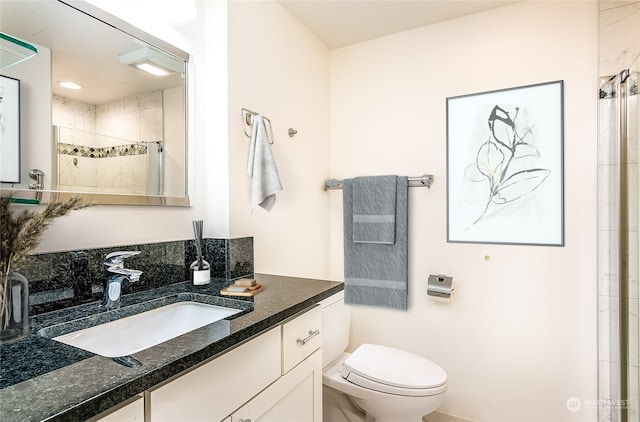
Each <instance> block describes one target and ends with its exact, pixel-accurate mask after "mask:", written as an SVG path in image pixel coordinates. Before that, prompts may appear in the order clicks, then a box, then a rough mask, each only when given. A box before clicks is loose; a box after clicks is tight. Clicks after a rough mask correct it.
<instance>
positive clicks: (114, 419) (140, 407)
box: [90, 397, 144, 422]
mask: <svg viewBox="0 0 640 422" xmlns="http://www.w3.org/2000/svg"><path fill="white" fill-rule="evenodd" d="M105 413H106V416H105ZM105 413H103V414H100V415H98V416H97V417H96V418H92V419H90V420H91V421H93V422H144V400H143V398H142V397H137V398H135V399H134V400H133V401H132V402H130V403H129V404H126V405H124V406H122V407H121V408H119V409H118V410H115V411H113V412H112V411H107V412H105Z"/></svg>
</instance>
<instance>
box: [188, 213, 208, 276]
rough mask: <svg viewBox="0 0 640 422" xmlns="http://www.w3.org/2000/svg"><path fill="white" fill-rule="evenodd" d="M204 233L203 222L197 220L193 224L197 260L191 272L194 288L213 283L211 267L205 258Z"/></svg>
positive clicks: (192, 265)
mask: <svg viewBox="0 0 640 422" xmlns="http://www.w3.org/2000/svg"><path fill="white" fill-rule="evenodd" d="M202 231H203V223H202V220H195V221H194V222H193V234H194V235H195V244H196V260H195V261H193V263H192V264H191V267H190V271H189V273H190V275H191V284H193V285H194V286H201V285H203V284H209V282H210V281H211V266H210V265H209V263H208V262H207V261H205V260H204V257H203V250H204V241H203V239H202Z"/></svg>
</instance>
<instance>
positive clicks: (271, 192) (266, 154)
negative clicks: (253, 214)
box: [247, 115, 282, 211]
mask: <svg viewBox="0 0 640 422" xmlns="http://www.w3.org/2000/svg"><path fill="white" fill-rule="evenodd" d="M247 176H250V177H251V178H252V179H251V208H255V207H256V206H258V205H260V206H261V207H262V208H264V209H265V210H267V211H271V209H272V208H273V206H274V205H275V204H276V192H280V191H281V190H282V183H280V177H279V176H278V169H277V168H276V162H275V160H274V159H273V154H272V152H271V147H270V145H269V135H267V127H266V126H265V122H264V117H262V116H260V115H255V116H253V133H252V135H251V145H250V147H249V160H248V162H247Z"/></svg>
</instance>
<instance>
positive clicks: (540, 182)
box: [447, 81, 564, 246]
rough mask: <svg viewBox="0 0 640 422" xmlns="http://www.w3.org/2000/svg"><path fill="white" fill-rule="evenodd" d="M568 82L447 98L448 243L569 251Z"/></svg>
mask: <svg viewBox="0 0 640 422" xmlns="http://www.w3.org/2000/svg"><path fill="white" fill-rule="evenodd" d="M563 201H564V199H563V81H555V82H548V83H542V84H536V85H528V86H522V87H517V88H509V89H504V90H499V91H490V92H483V93H479V94H471V95H464V96H459V97H450V98H447V241H448V242H469V243H502V244H527V245H549V246H563V245H564V204H563Z"/></svg>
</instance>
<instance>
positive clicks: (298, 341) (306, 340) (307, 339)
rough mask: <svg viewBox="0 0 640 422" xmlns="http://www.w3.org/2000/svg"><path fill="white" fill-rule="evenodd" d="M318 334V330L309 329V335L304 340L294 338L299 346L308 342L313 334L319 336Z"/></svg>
mask: <svg viewBox="0 0 640 422" xmlns="http://www.w3.org/2000/svg"><path fill="white" fill-rule="evenodd" d="M319 335H320V330H315V331H314V330H309V337H307V338H305V339H304V340H302V339H300V338H298V339H297V340H296V343H298V344H299V345H300V346H304V345H305V344H307V343H309V342H310V341H311V339H312V338H313V337H315V336H319Z"/></svg>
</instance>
